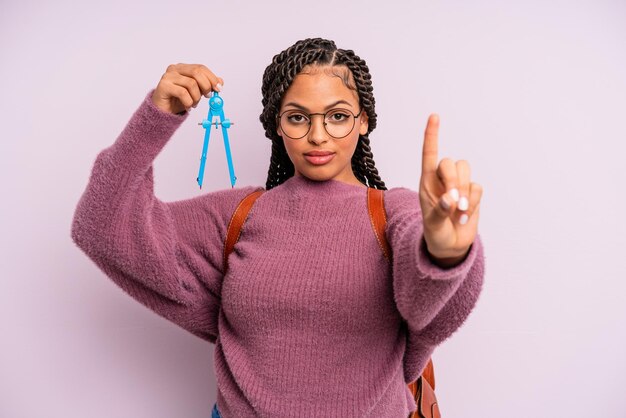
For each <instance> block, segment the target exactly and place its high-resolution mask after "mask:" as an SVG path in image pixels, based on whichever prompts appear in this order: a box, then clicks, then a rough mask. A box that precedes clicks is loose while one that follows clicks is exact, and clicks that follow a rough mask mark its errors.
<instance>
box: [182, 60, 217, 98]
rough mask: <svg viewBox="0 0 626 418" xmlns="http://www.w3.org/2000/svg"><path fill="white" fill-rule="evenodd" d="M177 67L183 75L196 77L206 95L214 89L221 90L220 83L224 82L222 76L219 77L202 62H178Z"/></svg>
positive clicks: (203, 93)
mask: <svg viewBox="0 0 626 418" xmlns="http://www.w3.org/2000/svg"><path fill="white" fill-rule="evenodd" d="M175 69H176V71H177V72H178V73H180V74H181V75H184V76H186V77H189V78H192V79H194V80H195V81H196V83H197V84H198V86H199V88H200V91H201V92H202V95H203V96H205V97H206V96H208V95H209V93H210V92H211V91H213V90H216V91H220V90H221V87H220V86H218V84H221V85H223V84H224V80H223V79H222V78H221V77H217V76H216V75H215V74H214V73H213V71H211V70H209V69H208V68H207V67H205V66H204V65H202V64H176V65H175Z"/></svg>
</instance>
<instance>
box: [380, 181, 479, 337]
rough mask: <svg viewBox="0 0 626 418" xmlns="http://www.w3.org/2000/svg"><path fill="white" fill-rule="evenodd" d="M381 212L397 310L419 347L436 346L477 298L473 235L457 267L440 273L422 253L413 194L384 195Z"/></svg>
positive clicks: (402, 191)
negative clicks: (416, 339)
mask: <svg viewBox="0 0 626 418" xmlns="http://www.w3.org/2000/svg"><path fill="white" fill-rule="evenodd" d="M385 209H386V212H387V216H388V219H387V229H386V234H387V240H388V241H389V245H390V247H391V251H392V274H393V289H394V297H395V301H396V305H397V308H398V311H399V312H400V314H401V315H402V317H403V318H404V319H405V320H406V321H407V324H408V326H409V328H410V330H411V332H412V334H414V335H417V336H419V338H420V340H421V344H425V345H427V346H436V345H438V344H440V343H441V342H443V341H444V340H445V339H447V338H448V337H449V336H450V335H451V334H452V333H453V332H455V331H456V330H457V329H458V328H459V327H460V326H461V325H462V324H463V322H464V321H465V319H466V318H467V317H468V316H469V314H470V312H471V311H472V309H473V308H474V306H475V305H476V302H477V300H478V297H479V295H480V293H481V290H482V285H483V279H484V256H483V244H482V240H481V237H480V235H479V234H477V235H476V238H475V240H474V242H473V243H472V245H471V247H470V249H469V252H468V254H467V256H466V257H465V259H464V260H463V261H462V262H461V263H460V264H458V265H456V266H454V267H451V268H442V267H439V266H438V265H436V264H434V263H433V262H432V260H431V258H430V255H429V254H428V252H427V249H426V241H425V240H424V233H423V231H424V228H423V220H422V213H421V205H420V201H419V194H418V193H417V192H415V191H412V190H409V189H407V188H403V187H399V188H393V189H391V190H388V191H386V192H385Z"/></svg>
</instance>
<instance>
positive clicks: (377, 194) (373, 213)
mask: <svg viewBox="0 0 626 418" xmlns="http://www.w3.org/2000/svg"><path fill="white" fill-rule="evenodd" d="M383 193H384V192H383V191H382V190H379V189H374V188H372V187H368V188H367V211H368V212H369V215H370V221H371V222H372V227H373V228H374V233H375V234H376V240H377V241H378V245H380V248H381V249H382V250H383V255H384V256H385V258H386V259H387V260H388V261H389V262H391V249H390V248H389V243H388V242H387V237H386V234H385V227H386V225H387V215H386V213H385V204H384V194H383Z"/></svg>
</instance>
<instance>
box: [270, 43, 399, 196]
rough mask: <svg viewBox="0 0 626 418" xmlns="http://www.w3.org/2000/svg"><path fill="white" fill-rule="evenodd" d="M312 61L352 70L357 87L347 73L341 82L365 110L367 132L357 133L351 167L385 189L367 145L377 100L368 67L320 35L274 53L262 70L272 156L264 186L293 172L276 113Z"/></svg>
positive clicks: (361, 178)
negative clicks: (286, 94)
mask: <svg viewBox="0 0 626 418" xmlns="http://www.w3.org/2000/svg"><path fill="white" fill-rule="evenodd" d="M312 64H315V65H322V66H323V65H330V66H333V65H342V66H346V67H347V68H348V69H349V70H350V72H351V73H352V78H353V79H354V84H356V87H354V86H352V85H351V83H350V78H349V75H346V76H344V78H343V81H344V84H345V85H346V86H347V87H348V88H350V89H352V90H356V91H357V93H358V96H359V101H360V105H361V108H362V109H364V110H365V112H366V113H367V116H368V130H367V134H365V135H359V142H358V144H357V147H356V149H355V151H354V155H353V156H352V161H351V165H352V170H353V172H354V175H355V176H356V177H357V179H358V180H359V181H360V182H361V183H363V184H365V185H367V186H369V187H374V188H376V189H381V190H387V188H386V186H385V183H384V182H383V181H382V179H381V178H380V176H379V174H378V169H377V168H376V165H375V163H374V158H373V157H374V156H373V154H372V150H371V148H370V140H369V134H370V132H372V131H373V130H374V128H376V111H375V104H376V101H375V99H374V95H373V94H372V91H373V88H372V82H371V75H370V73H369V68H368V67H367V64H366V63H365V61H364V60H362V59H361V58H359V57H358V56H357V55H356V54H355V53H354V51H352V50H343V49H337V47H336V45H335V43H334V42H333V41H331V40H327V39H322V38H307V39H303V40H300V41H298V42H296V43H295V44H294V45H292V46H290V47H289V48H287V49H285V50H284V51H282V52H280V53H279V54H277V55H275V56H274V57H273V59H272V63H271V64H270V65H269V66H268V67H267V68H266V69H265V72H264V73H263V84H262V86H261V93H262V94H263V99H262V104H263V112H262V113H261V115H260V116H259V119H260V121H261V123H262V124H263V128H264V129H265V136H266V137H267V138H269V139H270V140H271V141H272V156H271V159H270V167H269V170H268V174H267V181H266V185H265V188H266V189H267V190H269V189H271V188H273V187H275V186H278V185H279V184H282V183H283V182H284V181H285V180H287V179H288V178H290V177H292V176H293V175H294V173H295V168H294V166H293V163H292V162H291V159H290V158H289V155H288V154H287V151H286V149H285V145H284V143H283V140H282V138H281V137H280V136H279V135H278V133H277V132H276V130H277V127H278V124H277V122H278V120H277V115H278V111H279V109H280V103H281V100H282V97H283V95H284V94H285V92H286V91H287V89H288V88H289V86H290V85H291V83H292V82H293V79H294V78H295V77H296V75H297V74H298V73H300V71H302V69H303V68H304V67H305V66H307V65H312Z"/></svg>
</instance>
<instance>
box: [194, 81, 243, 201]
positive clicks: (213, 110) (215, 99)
mask: <svg viewBox="0 0 626 418" xmlns="http://www.w3.org/2000/svg"><path fill="white" fill-rule="evenodd" d="M216 116H219V122H213V118H214V117H216ZM234 124H235V123H234V122H231V121H230V120H229V119H226V118H225V117H224V99H222V97H221V96H220V95H219V93H218V92H216V91H214V92H213V95H212V96H211V97H210V98H209V115H208V116H207V118H206V119H204V120H203V121H202V122H200V123H198V125H202V127H203V128H204V129H206V131H205V133H204V145H203V146H202V157H201V158H200V172H199V173H198V178H197V181H198V185H199V186H200V189H202V180H203V178H204V165H205V163H206V154H207V151H208V149H209V137H210V136H211V126H213V125H215V129H217V126H218V125H221V127H222V136H223V137H224V149H225V150H226V159H227V160H228V171H229V173H230V185H231V187H235V181H236V180H237V177H235V169H234V168H233V159H232V157H231V155H230V143H229V141H228V128H230V126H231V125H234Z"/></svg>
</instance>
